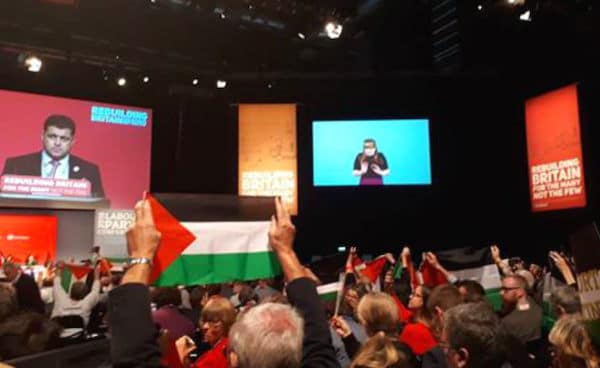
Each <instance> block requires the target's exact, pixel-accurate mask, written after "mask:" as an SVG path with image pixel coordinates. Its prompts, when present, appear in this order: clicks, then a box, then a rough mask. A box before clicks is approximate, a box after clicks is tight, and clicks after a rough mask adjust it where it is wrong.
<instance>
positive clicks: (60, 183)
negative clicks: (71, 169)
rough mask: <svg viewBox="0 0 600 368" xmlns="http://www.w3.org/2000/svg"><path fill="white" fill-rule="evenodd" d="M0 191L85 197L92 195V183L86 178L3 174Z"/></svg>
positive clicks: (0, 180)
mask: <svg viewBox="0 0 600 368" xmlns="http://www.w3.org/2000/svg"><path fill="white" fill-rule="evenodd" d="M0 192H3V193H15V194H30V195H43V196H53V197H54V196H56V197H78V198H81V197H83V198H85V197H90V196H91V195H92V184H91V183H90V182H89V180H86V179H54V178H41V177H38V176H24V175H4V176H2V178H0Z"/></svg>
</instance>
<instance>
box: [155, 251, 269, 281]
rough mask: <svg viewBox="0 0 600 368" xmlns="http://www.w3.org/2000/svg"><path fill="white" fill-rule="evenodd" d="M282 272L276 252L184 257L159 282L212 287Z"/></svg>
mask: <svg viewBox="0 0 600 368" xmlns="http://www.w3.org/2000/svg"><path fill="white" fill-rule="evenodd" d="M280 273H281V266H280V265H279V261H278V260H277V256H276V255H275V254H274V253H273V252H256V253H228V254H184V255H182V256H180V257H178V258H177V259H176V260H175V261H174V262H173V263H172V264H171V265H170V266H169V267H168V268H167V269H166V270H165V271H164V272H163V273H162V274H161V275H160V277H159V278H158V280H156V282H155V284H156V285H157V286H175V285H210V284H218V283H222V282H230V281H235V280H258V279H263V278H271V277H274V276H277V275H279V274H280Z"/></svg>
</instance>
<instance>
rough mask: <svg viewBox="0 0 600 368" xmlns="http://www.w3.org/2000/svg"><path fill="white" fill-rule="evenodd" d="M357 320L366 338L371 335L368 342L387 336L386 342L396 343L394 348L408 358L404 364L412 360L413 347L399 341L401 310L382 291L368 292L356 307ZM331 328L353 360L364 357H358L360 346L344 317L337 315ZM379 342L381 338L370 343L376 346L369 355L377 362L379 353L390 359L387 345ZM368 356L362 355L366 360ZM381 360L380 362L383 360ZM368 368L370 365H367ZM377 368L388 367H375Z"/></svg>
mask: <svg viewBox="0 0 600 368" xmlns="http://www.w3.org/2000/svg"><path fill="white" fill-rule="evenodd" d="M356 317H357V319H358V321H359V322H360V324H361V325H363V326H364V328H365V330H366V332H367V335H368V336H369V340H371V339H373V337H375V336H376V335H380V336H384V337H385V338H386V339H389V340H390V341H392V342H394V346H395V349H396V350H398V353H399V354H400V353H401V354H403V356H405V357H407V358H405V359H404V360H405V361H409V360H410V359H409V358H408V357H410V358H413V356H412V353H411V351H410V348H408V347H407V346H405V345H404V344H402V343H400V342H398V341H397V337H398V332H399V323H400V322H399V319H398V309H397V307H396V303H395V302H394V299H392V297H391V296H389V295H388V294H385V293H380V292H377V293H369V294H367V295H365V296H364V297H362V298H361V299H360V301H359V302H358V306H357V308H356ZM331 326H332V327H333V329H334V330H335V332H337V334H338V335H340V337H341V338H342V341H343V342H344V347H345V348H346V352H347V353H348V356H349V357H350V358H352V357H356V358H358V357H359V356H360V355H361V354H359V352H360V348H361V347H360V344H359V342H358V341H357V340H356V338H355V336H354V335H353V334H352V330H351V329H350V326H349V325H348V323H347V322H346V321H345V320H344V319H343V318H340V317H339V316H335V317H333V318H332V320H331ZM378 339H379V338H376V339H375V340H374V341H373V342H371V344H373V345H369V346H370V347H371V349H373V351H374V352H373V353H369V354H366V353H365V354H366V355H368V356H372V357H373V359H375V358H374V357H375V355H377V354H379V355H380V356H381V357H387V356H388V354H387V353H386V352H385V349H386V347H387V346H388V345H386V344H384V343H383V342H382V341H381V340H378ZM377 342H379V343H377ZM373 347H380V349H374V348H373ZM365 354H363V355H362V357H363V358H364V356H365ZM381 357H380V358H377V359H383V358H381ZM363 358H361V359H363ZM386 359H387V358H386ZM392 360H393V359H392ZM360 366H363V365H360ZM409 366H410V365H409ZM357 367H358V366H357ZM365 367H370V366H368V365H365ZM374 367H387V366H386V365H381V366H379V365H376V366H374ZM390 367H391V366H390Z"/></svg>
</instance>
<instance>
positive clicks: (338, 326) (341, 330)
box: [331, 316, 352, 338]
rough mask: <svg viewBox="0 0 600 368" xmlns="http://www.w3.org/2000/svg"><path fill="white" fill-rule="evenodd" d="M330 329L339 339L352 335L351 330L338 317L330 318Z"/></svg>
mask: <svg viewBox="0 0 600 368" xmlns="http://www.w3.org/2000/svg"><path fill="white" fill-rule="evenodd" d="M331 327H332V328H333V330H334V331H335V332H336V333H337V334H338V335H339V336H340V337H341V338H346V337H348V336H350V335H352V329H351V328H350V326H349V325H348V323H347V322H346V321H344V319H343V318H342V317H340V316H335V317H333V318H331Z"/></svg>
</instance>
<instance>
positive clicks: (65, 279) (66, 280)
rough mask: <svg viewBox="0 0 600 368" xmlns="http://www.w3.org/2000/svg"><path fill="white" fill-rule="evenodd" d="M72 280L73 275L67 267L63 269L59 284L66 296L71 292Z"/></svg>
mask: <svg viewBox="0 0 600 368" xmlns="http://www.w3.org/2000/svg"><path fill="white" fill-rule="evenodd" d="M72 280H73V274H72V273H71V271H70V270H69V269H68V268H67V267H65V268H64V269H63V273H62V277H61V279H60V284H61V286H62V288H63V289H64V290H65V291H66V293H67V294H68V293H69V291H70V290H71V281H72Z"/></svg>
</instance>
